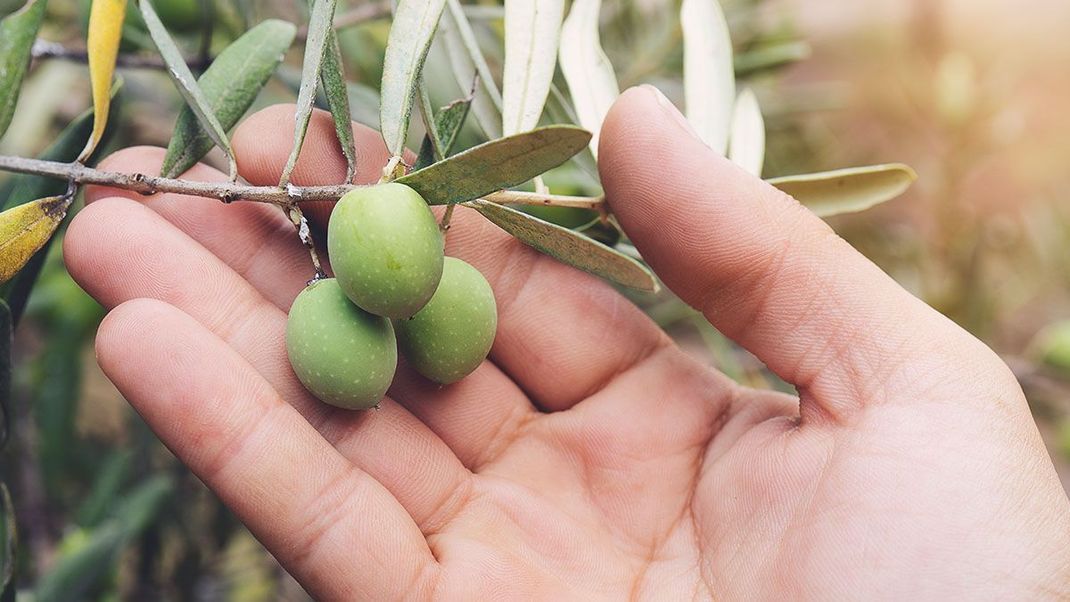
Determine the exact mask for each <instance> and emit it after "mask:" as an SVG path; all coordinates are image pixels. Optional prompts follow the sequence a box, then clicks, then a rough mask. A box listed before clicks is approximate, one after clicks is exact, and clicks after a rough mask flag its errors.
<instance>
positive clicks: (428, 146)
mask: <svg viewBox="0 0 1070 602" xmlns="http://www.w3.org/2000/svg"><path fill="white" fill-rule="evenodd" d="M471 107H472V97H471V96H469V97H468V98H462V99H459V100H455V101H453V102H451V103H450V104H448V105H446V106H444V107H442V108H441V109H440V110H439V113H438V115H437V116H436V117H435V131H436V132H437V133H438V139H439V140H440V141H441V143H442V153H443V155H444V156H446V157H448V156H449V155H450V152H451V151H452V150H453V145H454V144H455V143H456V142H457V136H458V134H460V133H461V129H462V128H463V127H464V122H465V119H467V118H468V111H469V109H471ZM434 162H435V153H434V147H433V145H432V143H431V138H430V137H426V138H424V144H423V146H422V147H421V148H420V156H419V157H418V158H417V159H416V165H415V166H414V167H413V169H416V170H420V169H423V168H425V167H427V166H429V165H431V164H432V163H434Z"/></svg>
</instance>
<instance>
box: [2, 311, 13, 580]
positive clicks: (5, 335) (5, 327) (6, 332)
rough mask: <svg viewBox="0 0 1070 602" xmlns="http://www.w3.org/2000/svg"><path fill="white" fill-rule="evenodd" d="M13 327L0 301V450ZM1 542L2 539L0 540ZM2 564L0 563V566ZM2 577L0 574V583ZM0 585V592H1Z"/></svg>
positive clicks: (7, 418)
mask: <svg viewBox="0 0 1070 602" xmlns="http://www.w3.org/2000/svg"><path fill="white" fill-rule="evenodd" d="M14 338H15V325H14V322H13V321H12V319H11V308H10V307H8V305H7V302H6V301H4V300H2V299H0V449H3V448H4V445H5V444H6V443H7V436H8V434H9V431H10V429H11V347H12V346H13V345H14ZM0 540H2V538H0ZM2 564H3V563H2V562H0V565H2ZM2 577H3V575H2V574H0V581H2ZM3 590H4V587H3V583H0V591H3Z"/></svg>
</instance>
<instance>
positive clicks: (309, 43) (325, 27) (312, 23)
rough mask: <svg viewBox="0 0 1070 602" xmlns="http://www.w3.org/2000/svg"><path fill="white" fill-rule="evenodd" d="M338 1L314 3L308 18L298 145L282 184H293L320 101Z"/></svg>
mask: <svg viewBox="0 0 1070 602" xmlns="http://www.w3.org/2000/svg"><path fill="white" fill-rule="evenodd" d="M335 4H336V2H335V0H319V1H318V2H316V3H314V4H313V5H312V14H311V15H309V18H308V38H307V39H306V40H305V59H304V63H303V64H302V66H301V89H300V90H298V92H297V112H296V114H295V115H294V122H295V123H294V145H293V150H291V151H290V158H289V159H288V160H287V161H286V167H284V168H283V170H282V177H281V178H279V186H285V185H287V184H289V183H290V175H291V174H292V173H293V170H294V168H295V167H297V158H298V157H299V156H300V155H301V147H302V146H304V144H305V133H307V132H308V121H309V119H311V118H312V108H313V105H314V104H315V102H316V86H317V85H319V81H320V70H321V69H322V67H323V56H324V55H325V54H326V53H327V40H328V38H329V37H330V33H331V31H332V27H333V24H334V7H335Z"/></svg>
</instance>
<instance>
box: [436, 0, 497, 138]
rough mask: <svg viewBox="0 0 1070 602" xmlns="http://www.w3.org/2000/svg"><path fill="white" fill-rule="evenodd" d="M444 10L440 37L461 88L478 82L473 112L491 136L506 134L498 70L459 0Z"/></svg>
mask: <svg viewBox="0 0 1070 602" xmlns="http://www.w3.org/2000/svg"><path fill="white" fill-rule="evenodd" d="M446 9H447V10H445V11H443V13H442V24H441V30H442V31H441V32H440V33H439V38H440V39H441V40H442V42H443V46H444V47H445V49H446V56H447V58H448V59H449V62H450V67H451V68H452V69H451V70H452V71H453V76H454V77H455V78H456V79H457V85H458V86H459V87H460V89H461V90H468V89H470V88H471V87H472V82H476V87H475V88H476V89H475V99H474V100H473V101H472V115H473V116H475V120H476V123H477V124H478V125H479V127H480V129H482V130H483V133H484V134H485V135H486V136H487V138H490V139H495V138H501V136H502V93H501V92H500V91H499V90H498V86H497V84H495V83H494V74H493V73H492V72H491V70H490V66H489V65H487V59H486V58H485V57H484V56H483V52H482V51H481V50H480V49H479V43H478V42H477V41H476V36H475V32H473V31H472V25H471V24H470V23H469V22H468V17H466V16H465V14H464V9H463V8H462V7H461V4H460V2H458V0H447V2H446Z"/></svg>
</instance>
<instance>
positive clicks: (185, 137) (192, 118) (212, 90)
mask: <svg viewBox="0 0 1070 602" xmlns="http://www.w3.org/2000/svg"><path fill="white" fill-rule="evenodd" d="M296 33H297V29H296V28H295V27H294V26H293V24H291V23H287V22H285V21H279V20H275V19H268V20H266V21H264V22H263V23H260V24H259V25H257V26H256V27H254V28H252V29H250V30H249V31H247V32H246V33H245V34H244V35H242V36H241V37H240V38H238V39H237V40H235V41H234V42H233V43H231V44H230V45H229V46H227V47H226V48H225V49H224V50H223V51H222V52H220V53H219V56H217V57H216V59H215V60H214V61H212V64H211V65H210V66H209V67H208V69H207V70H205V72H204V73H203V74H201V77H200V78H199V79H198V80H197V84H198V85H199V86H200V88H201V92H202V93H203V94H204V97H205V98H206V99H207V101H208V106H209V107H210V109H211V111H212V114H214V115H215V117H216V119H217V120H218V121H219V124H220V126H222V128H223V129H224V130H230V128H232V127H234V125H235V124H236V123H238V120H239V119H241V116H242V115H244V114H245V111H247V110H248V109H249V107H250V105H252V104H253V101H254V100H256V96H257V94H259V93H260V89H261V88H263V87H264V84H266V83H267V81H268V80H269V79H270V78H271V74H272V73H274V72H275V68H276V67H278V65H279V63H280V62H282V57H283V54H284V53H285V52H286V49H287V48H289V47H290V44H291V43H292V42H293V39H294V35H296ZM211 149H212V139H211V138H210V137H209V136H208V134H207V132H205V130H204V128H202V127H201V124H200V122H199V121H198V119H197V116H196V115H195V114H194V113H193V111H192V110H191V109H190V108H189V107H185V108H183V109H182V112H180V113H179V115H178V120H177V121H176V122H175V131H174V134H173V135H172V137H171V142H170V144H168V146H167V153H166V154H165V155H164V160H163V165H162V166H161V168H160V174H161V175H162V176H163V177H165V178H174V177H177V176H179V175H181V174H182V173H183V172H185V171H186V170H187V169H189V168H190V167H192V166H193V165H194V164H196V163H197V161H200V160H201V158H203V157H204V156H205V155H206V154H207V153H208V151H210V150H211Z"/></svg>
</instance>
